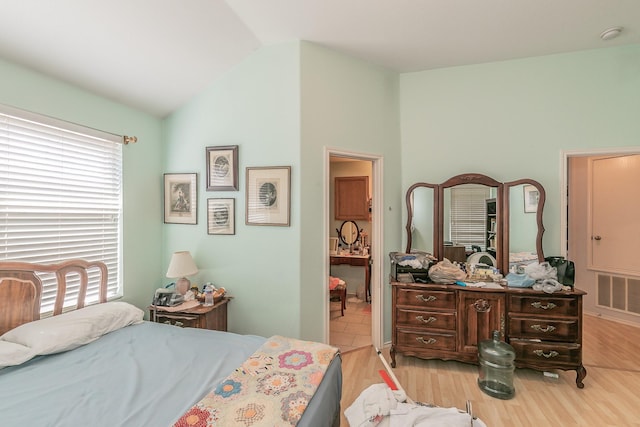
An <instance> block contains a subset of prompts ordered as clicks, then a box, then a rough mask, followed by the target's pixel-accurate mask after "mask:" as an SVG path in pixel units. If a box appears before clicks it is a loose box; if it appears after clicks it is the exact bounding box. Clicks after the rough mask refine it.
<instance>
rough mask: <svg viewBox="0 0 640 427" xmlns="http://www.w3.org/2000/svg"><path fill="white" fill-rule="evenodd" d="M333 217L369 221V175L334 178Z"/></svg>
mask: <svg viewBox="0 0 640 427" xmlns="http://www.w3.org/2000/svg"><path fill="white" fill-rule="evenodd" d="M334 193H335V219H341V220H345V221H349V220H358V219H360V220H366V221H369V220H370V219H369V215H370V212H369V177H368V176H342V177H336V179H335V189H334Z"/></svg>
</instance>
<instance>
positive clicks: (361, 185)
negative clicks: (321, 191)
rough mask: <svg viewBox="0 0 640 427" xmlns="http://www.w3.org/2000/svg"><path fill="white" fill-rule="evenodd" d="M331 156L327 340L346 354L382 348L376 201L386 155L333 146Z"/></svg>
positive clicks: (328, 176) (326, 207) (328, 158)
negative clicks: (373, 154) (346, 352)
mask: <svg viewBox="0 0 640 427" xmlns="http://www.w3.org/2000/svg"><path fill="white" fill-rule="evenodd" d="M325 160H326V162H325V166H326V167H325V204H324V216H325V221H324V222H325V234H326V241H327V243H326V245H327V251H326V262H325V265H326V280H325V283H329V290H328V291H327V294H328V296H327V298H326V300H327V304H326V310H324V313H325V337H326V339H325V342H327V343H329V344H331V345H334V346H336V347H338V348H340V350H341V351H342V352H345V351H349V350H353V349H356V348H362V347H366V346H371V345H374V346H376V347H379V346H380V345H381V342H382V336H381V330H382V327H381V321H382V319H381V318H382V314H381V311H382V310H381V307H382V302H381V301H380V299H381V295H380V294H381V293H380V291H379V287H380V286H379V283H380V271H381V262H382V257H381V249H380V248H382V238H381V237H382V231H381V229H382V225H381V220H380V218H381V213H380V212H378V210H379V209H380V207H379V203H376V201H377V200H380V198H381V191H380V189H381V184H380V182H379V180H380V176H381V171H380V169H381V159H380V158H379V157H377V156H372V155H367V154H363V153H353V152H345V151H341V150H332V149H327V151H326V158H325ZM363 203H364V204H363ZM336 242H337V243H338V244H339V246H337V245H336ZM336 285H338V286H342V287H343V288H344V294H342V292H341V291H340V290H336V288H335V286H336Z"/></svg>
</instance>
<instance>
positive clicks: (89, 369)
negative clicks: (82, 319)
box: [0, 322, 342, 427]
mask: <svg viewBox="0 0 640 427" xmlns="http://www.w3.org/2000/svg"><path fill="white" fill-rule="evenodd" d="M265 341H266V339H265V338H263V337H259V336H252V335H238V334H233V333H229V332H219V331H210V330H204V329H191V328H177V327H175V326H171V325H164V324H159V323H152V322H143V323H140V324H137V325H131V326H127V327H125V328H122V329H119V330H117V331H114V332H111V333H109V334H107V335H104V336H103V337H101V338H100V339H98V340H97V341H94V342H92V343H90V344H87V345H84V346H82V347H79V348H77V349H75V350H71V351H68V352H64V353H58V354H54V355H48V356H38V357H36V358H34V359H32V360H30V361H28V362H25V363H23V364H22V365H19V366H13V367H8V368H4V369H1V370H0V384H1V385H2V387H0V414H1V422H0V424H2V426H18V425H30V426H78V425H87V424H89V425H91V426H92V427H100V426H104V427H115V426H136V427H142V426H153V427H158V426H169V425H172V424H173V423H174V422H175V421H176V420H177V419H178V418H179V417H180V416H181V415H182V414H183V413H184V412H186V411H187V410H188V409H189V408H191V406H192V405H193V404H194V403H196V402H198V401H199V400H200V399H201V398H202V397H203V396H205V395H206V394H207V393H208V392H209V391H211V390H212V389H213V388H214V387H215V386H216V385H217V384H218V383H219V382H221V381H222V380H223V379H224V378H225V377H227V376H228V375H229V374H230V373H231V372H233V370H234V369H235V368H236V367H237V366H239V365H240V364H241V363H242V362H243V361H244V360H245V359H246V358H247V357H249V356H250V355H251V354H253V353H254V352H255V350H257V349H258V347H260V346H261V345H262V343H264V342H265ZM340 363H341V362H340V358H339V357H336V358H335V359H334V360H333V362H331V365H330V366H329V369H328V370H327V372H326V374H325V377H324V379H323V381H322V383H321V384H320V386H319V388H318V390H317V392H316V394H315V395H314V397H313V398H312V399H311V401H310V402H309V405H308V407H307V409H306V411H305V412H304V414H303V417H302V419H301V421H300V423H299V424H298V425H300V426H330V425H332V423H333V421H334V418H335V417H336V415H337V414H338V413H339V408H340V397H341V390H342V374H341V366H340Z"/></svg>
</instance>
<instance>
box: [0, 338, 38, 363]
mask: <svg viewBox="0 0 640 427" xmlns="http://www.w3.org/2000/svg"><path fill="white" fill-rule="evenodd" d="M33 356H34V354H33V351H32V350H31V349H30V348H29V347H25V346H23V345H20V344H16V343H13V342H7V341H0V369H2V368H6V367H7V366H13V365H19V364H21V363H24V362H26V361H27V360H29V359H31V358H32V357H33Z"/></svg>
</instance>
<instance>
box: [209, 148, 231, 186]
mask: <svg viewBox="0 0 640 427" xmlns="http://www.w3.org/2000/svg"><path fill="white" fill-rule="evenodd" d="M206 154H207V191H234V190H238V146H237V145H224V146H219V147H207V148H206Z"/></svg>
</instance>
